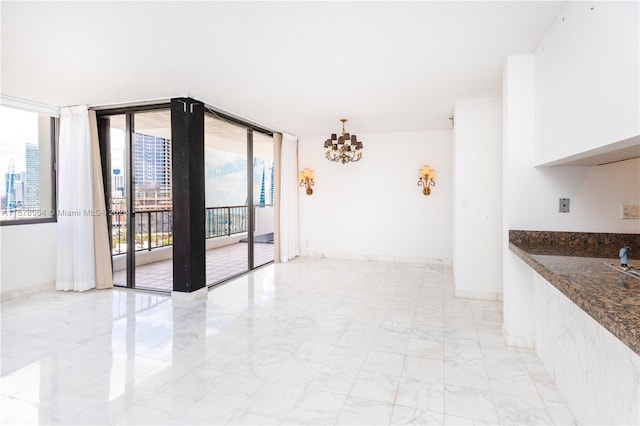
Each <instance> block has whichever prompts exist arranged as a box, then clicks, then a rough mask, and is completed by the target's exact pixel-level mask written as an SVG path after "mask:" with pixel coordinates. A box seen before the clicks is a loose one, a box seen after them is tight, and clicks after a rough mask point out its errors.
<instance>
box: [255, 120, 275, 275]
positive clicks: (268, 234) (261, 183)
mask: <svg viewBox="0 0 640 426" xmlns="http://www.w3.org/2000/svg"><path fill="white" fill-rule="evenodd" d="M273 173H274V172H273V137H271V136H268V135H265V134H262V133H257V132H254V133H253V206H254V217H255V222H254V223H255V227H254V234H253V242H254V246H253V247H254V250H253V253H254V255H253V265H254V266H260V265H264V264H265V263H269V262H273V204H274V201H273V192H274V180H273Z"/></svg>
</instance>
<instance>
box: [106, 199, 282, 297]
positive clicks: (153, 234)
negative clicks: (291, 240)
mask: <svg viewBox="0 0 640 426" xmlns="http://www.w3.org/2000/svg"><path fill="white" fill-rule="evenodd" d="M272 207H273V205H271V204H263V205H257V206H255V207H254V209H255V214H254V223H255V226H254V229H255V234H254V235H255V244H254V264H255V265H256V266H259V265H263V264H265V263H269V262H271V261H273V208H272ZM111 219H112V247H111V252H112V255H113V271H114V272H113V278H114V284H115V285H122V286H123V285H126V252H127V243H126V240H127V223H126V215H125V212H123V211H116V212H113V213H112V216H111ZM172 223H173V212H172V210H171V209H162V210H144V211H137V212H136V214H135V227H134V232H135V238H134V240H135V251H136V253H135V263H136V268H135V269H136V277H135V282H136V288H142V289H152V290H162V291H171V290H172V288H173V264H172V260H171V259H172V254H173V229H172ZM247 230H248V211H247V206H226V207H208V208H207V209H206V213H205V238H206V243H205V244H206V245H205V247H206V250H207V252H206V265H207V266H206V268H207V270H206V280H207V284H208V285H212V284H215V283H218V282H221V281H224V280H226V279H228V278H230V277H232V276H235V275H238V274H240V273H243V272H246V271H247V258H248V247H247V243H248V233H247Z"/></svg>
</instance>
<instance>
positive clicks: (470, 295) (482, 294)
mask: <svg viewBox="0 0 640 426" xmlns="http://www.w3.org/2000/svg"><path fill="white" fill-rule="evenodd" d="M455 294H456V297H462V298H464V299H478V300H497V301H501V300H502V293H491V292H487V291H466V290H456V292H455Z"/></svg>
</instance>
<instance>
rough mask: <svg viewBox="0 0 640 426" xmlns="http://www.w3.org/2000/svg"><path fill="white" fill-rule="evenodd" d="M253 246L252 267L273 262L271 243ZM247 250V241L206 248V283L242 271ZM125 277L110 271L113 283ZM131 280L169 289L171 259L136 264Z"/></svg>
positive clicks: (145, 286) (142, 285)
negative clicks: (253, 259) (134, 275)
mask: <svg viewBox="0 0 640 426" xmlns="http://www.w3.org/2000/svg"><path fill="white" fill-rule="evenodd" d="M254 247H255V256H254V257H255V265H256V266H260V265H264V264H265V263H269V262H271V261H273V244H254ZM247 250H248V246H247V244H246V243H242V242H240V243H237V244H231V245H228V246H224V247H220V248H215V249H211V250H207V259H206V262H207V284H208V285H211V284H214V283H217V282H220V281H223V280H225V279H227V278H229V277H232V276H234V275H238V274H241V273H243V272H246V271H247V258H248V257H247V256H248V254H247ZM126 279H127V278H126V271H125V270H121V271H117V272H115V273H114V274H113V281H114V283H115V284H117V285H125V283H126ZM135 281H136V288H140V289H148V290H161V291H171V290H173V263H172V260H171V259H169V260H163V261H161V262H155V263H149V264H147V265H141V266H138V267H137V268H136V277H135Z"/></svg>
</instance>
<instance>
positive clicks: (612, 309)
mask: <svg viewBox="0 0 640 426" xmlns="http://www.w3.org/2000/svg"><path fill="white" fill-rule="evenodd" d="M523 232H527V233H532V234H531V235H532V236H535V234H537V233H538V232H540V233H544V234H553V233H551V232H545V231H510V232H509V241H510V243H509V247H510V249H511V251H513V252H514V253H515V254H516V255H518V256H519V257H520V258H521V259H522V260H524V262H525V263H527V264H528V265H529V266H531V267H532V268H533V269H534V270H535V271H536V272H538V273H539V274H540V275H541V276H542V277H544V278H545V279H546V280H547V281H549V282H550V283H551V284H553V285H554V286H555V287H556V288H557V289H558V290H560V292H562V293H563V294H564V295H565V296H567V297H568V298H569V299H570V300H571V301H573V302H574V303H575V304H576V305H578V306H579V307H580V308H581V309H582V310H583V311H585V312H586V313H587V314H589V315H590V316H591V317H592V318H594V319H595V320H596V321H598V323H600V324H601V325H602V326H603V327H604V328H606V329H607V330H609V331H610V332H611V333H612V334H613V335H614V336H616V337H617V338H618V339H620V340H621V341H622V342H623V343H625V344H626V345H627V346H628V347H629V348H631V349H632V350H633V351H634V352H635V353H636V354H638V355H640V279H638V278H635V277H633V276H630V275H628V274H624V273H622V272H619V271H617V270H615V269H613V268H611V267H610V266H607V265H615V266H619V265H620V259H618V258H612V257H595V255H596V254H595V253H593V252H592V250H590V249H589V248H588V247H585V250H584V251H583V250H581V248H580V245H571V246H568V245H563V244H548V243H541V239H540V238H532V239H528V238H524V239H523V238H522V235H523V234H522V233H523ZM563 234H566V233H563ZM576 234H578V233H576ZM608 235H612V234H608ZM620 235H622V236H623V237H622V238H625V237H628V236H629V235H631V236H632V237H633V238H637V237H638V236H637V235H635V234H620ZM514 236H518V237H519V238H514ZM627 239H628V238H627ZM632 241H633V242H635V239H632ZM614 247H615V246H614ZM631 247H632V251H640V246H635V247H634V246H633V245H632V246H631ZM634 249H635V250H634ZM585 251H586V252H587V253H585ZM615 251H617V250H614V252H615ZM606 254H608V255H609V256H610V255H611V254H610V253H606ZM590 255H591V257H589V256H590ZM629 264H630V265H631V266H635V267H636V268H640V261H637V260H633V259H630V261H629Z"/></svg>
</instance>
